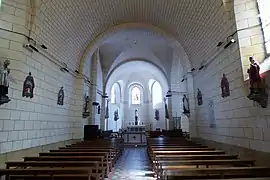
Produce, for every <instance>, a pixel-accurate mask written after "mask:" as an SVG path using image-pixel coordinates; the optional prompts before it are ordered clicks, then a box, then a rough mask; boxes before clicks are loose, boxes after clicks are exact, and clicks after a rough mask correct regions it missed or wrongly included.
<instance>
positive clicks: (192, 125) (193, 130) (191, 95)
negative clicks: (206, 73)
mask: <svg viewBox="0 0 270 180" xmlns="http://www.w3.org/2000/svg"><path fill="white" fill-rule="evenodd" d="M186 77H187V80H186V83H187V86H186V87H187V91H186V92H188V99H189V109H190V117H189V131H190V136H191V137H196V136H197V120H196V109H195V103H196V101H195V92H194V85H193V77H192V74H187V76H186Z"/></svg>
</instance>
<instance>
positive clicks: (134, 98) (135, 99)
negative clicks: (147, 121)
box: [131, 86, 141, 104]
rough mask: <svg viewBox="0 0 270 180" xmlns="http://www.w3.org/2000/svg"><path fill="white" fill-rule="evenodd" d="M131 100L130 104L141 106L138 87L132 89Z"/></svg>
mask: <svg viewBox="0 0 270 180" xmlns="http://www.w3.org/2000/svg"><path fill="white" fill-rule="evenodd" d="M131 98H132V99H131V104H141V90H140V89H139V88H138V87H136V86H135V87H133V88H132V90H131Z"/></svg>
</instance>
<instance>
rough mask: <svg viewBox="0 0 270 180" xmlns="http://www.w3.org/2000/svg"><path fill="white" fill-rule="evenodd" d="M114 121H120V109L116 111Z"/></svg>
mask: <svg viewBox="0 0 270 180" xmlns="http://www.w3.org/2000/svg"><path fill="white" fill-rule="evenodd" d="M113 119H114V121H117V120H118V119H119V115H118V109H117V110H115V111H114V117H113Z"/></svg>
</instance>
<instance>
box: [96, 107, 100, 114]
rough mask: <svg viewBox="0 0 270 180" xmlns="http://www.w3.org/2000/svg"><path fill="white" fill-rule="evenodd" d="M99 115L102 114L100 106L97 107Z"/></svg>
mask: <svg viewBox="0 0 270 180" xmlns="http://www.w3.org/2000/svg"><path fill="white" fill-rule="evenodd" d="M97 113H98V114H100V105H98V107H97Z"/></svg>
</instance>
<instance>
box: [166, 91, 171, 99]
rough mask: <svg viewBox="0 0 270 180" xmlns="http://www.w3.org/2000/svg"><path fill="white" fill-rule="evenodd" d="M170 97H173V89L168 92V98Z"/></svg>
mask: <svg viewBox="0 0 270 180" xmlns="http://www.w3.org/2000/svg"><path fill="white" fill-rule="evenodd" d="M168 97H172V91H171V90H169V91H168V92H167V94H166V98H168Z"/></svg>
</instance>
